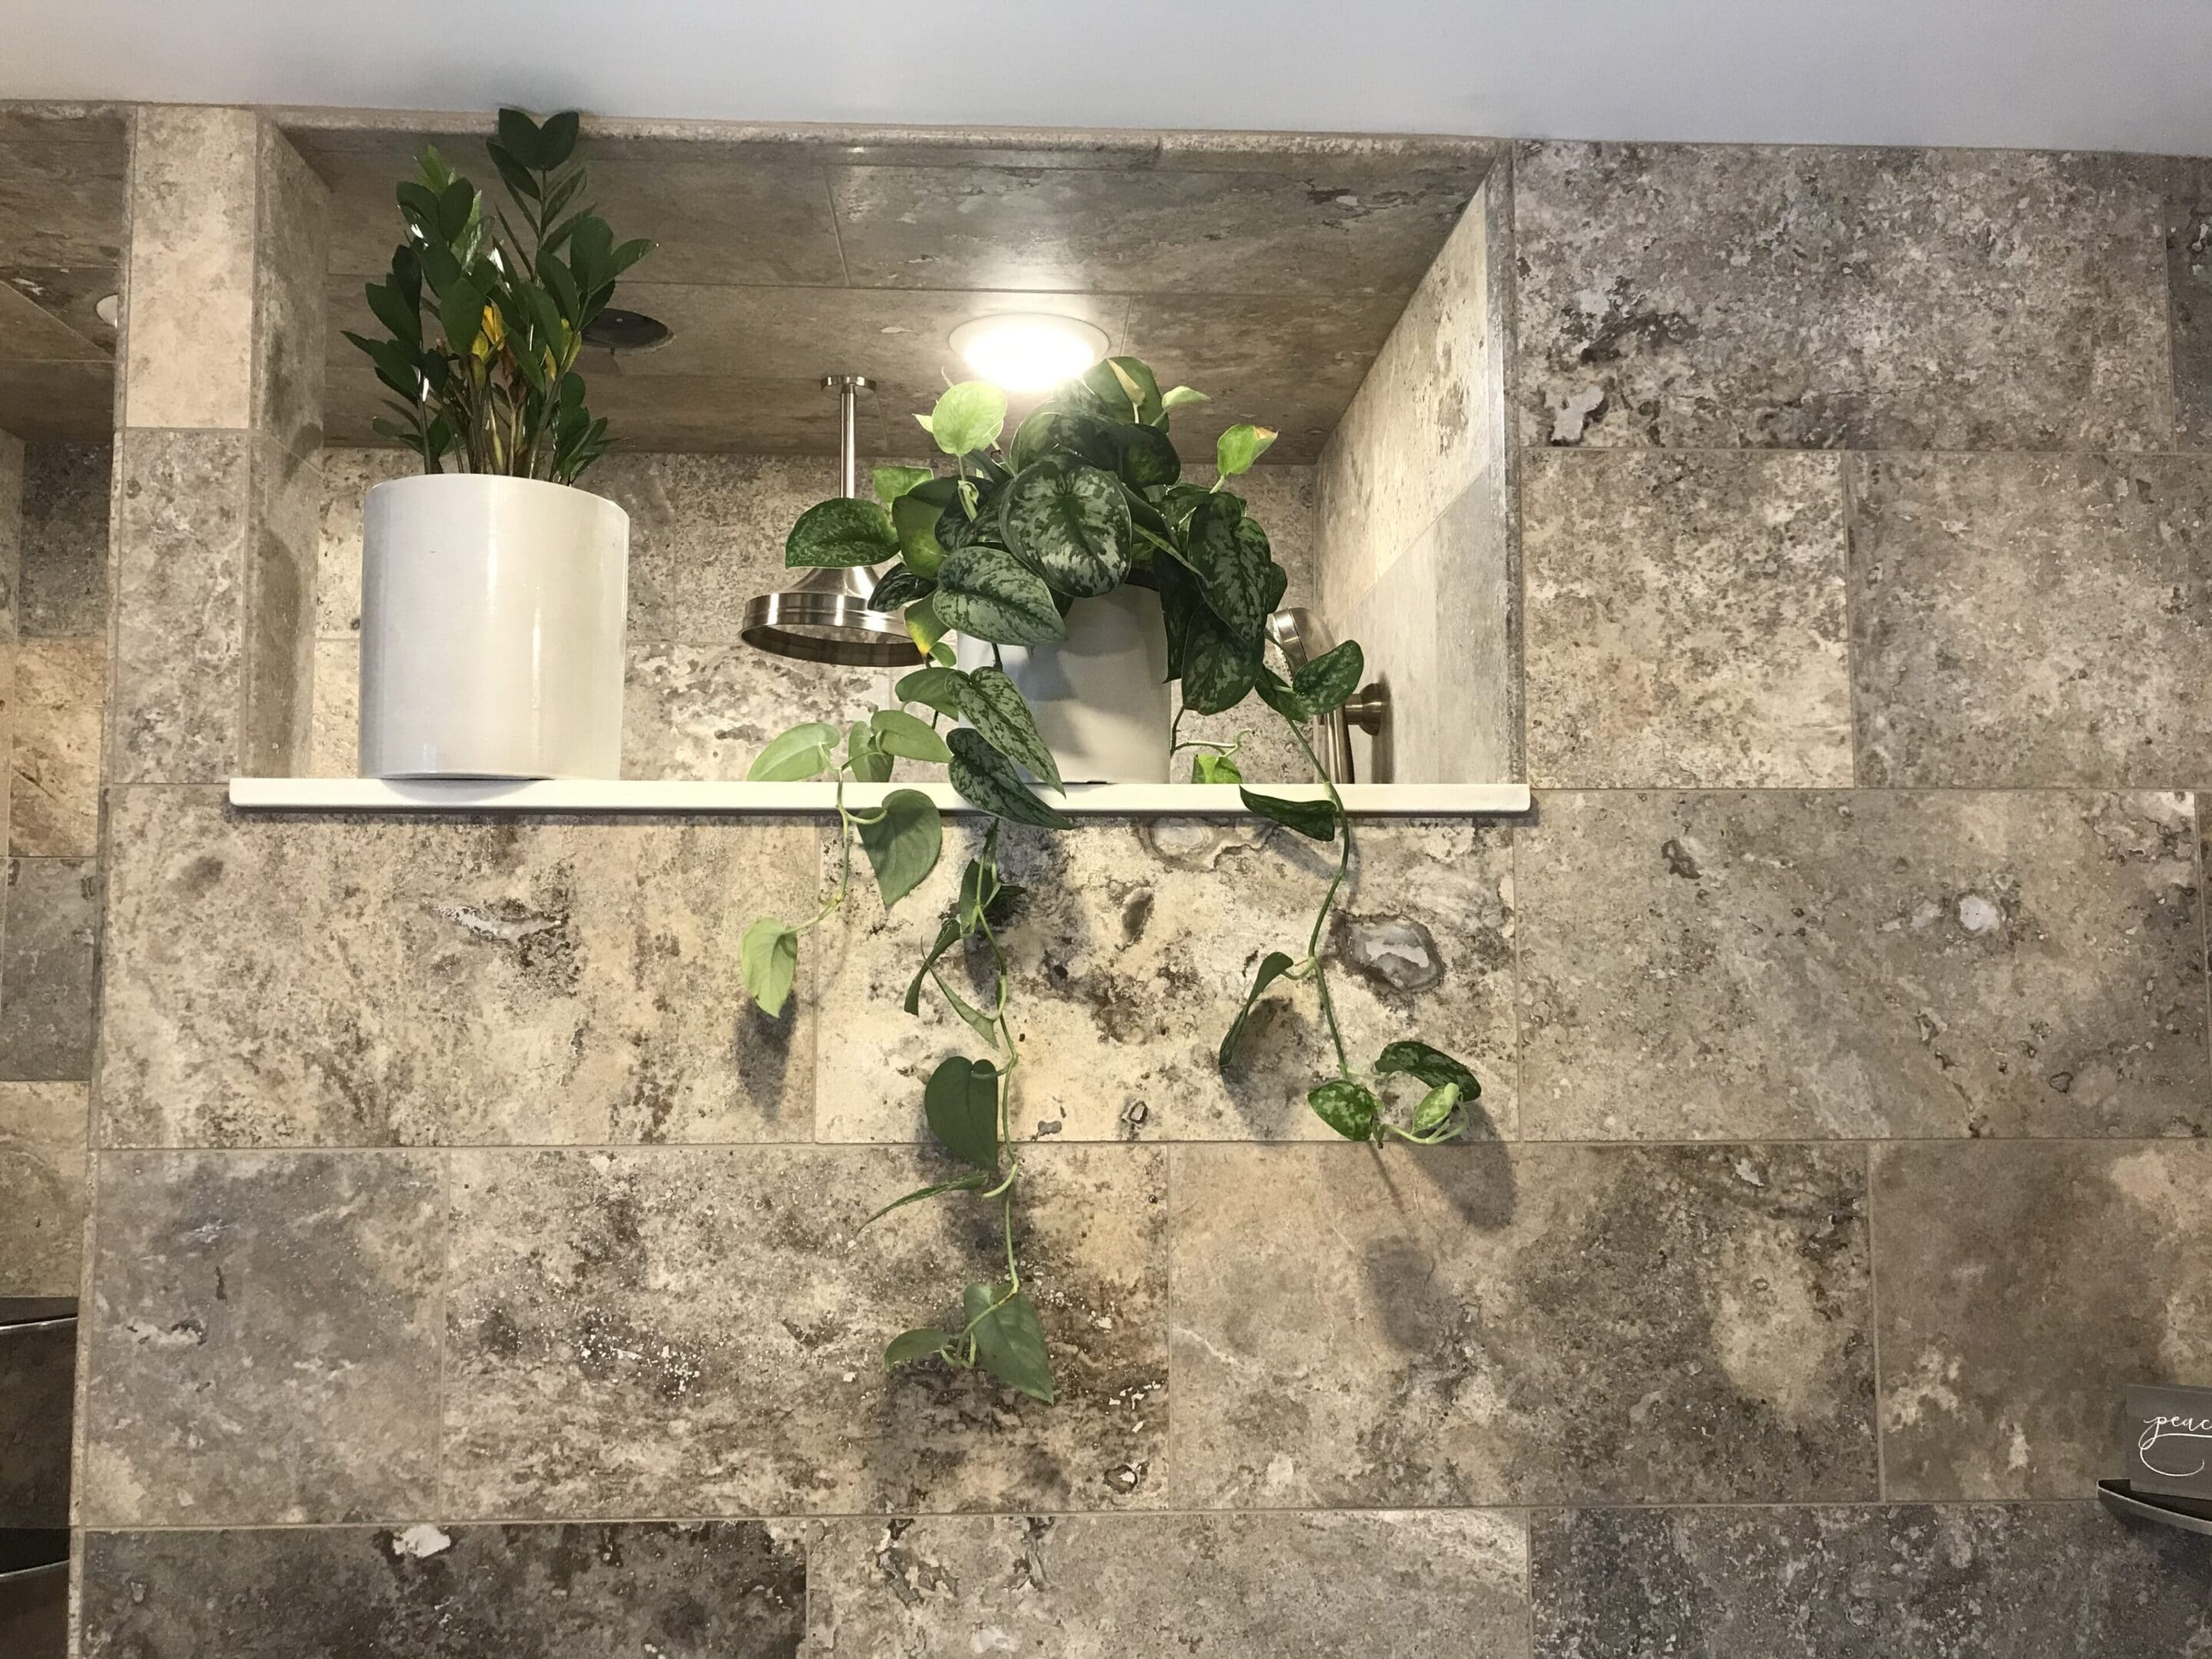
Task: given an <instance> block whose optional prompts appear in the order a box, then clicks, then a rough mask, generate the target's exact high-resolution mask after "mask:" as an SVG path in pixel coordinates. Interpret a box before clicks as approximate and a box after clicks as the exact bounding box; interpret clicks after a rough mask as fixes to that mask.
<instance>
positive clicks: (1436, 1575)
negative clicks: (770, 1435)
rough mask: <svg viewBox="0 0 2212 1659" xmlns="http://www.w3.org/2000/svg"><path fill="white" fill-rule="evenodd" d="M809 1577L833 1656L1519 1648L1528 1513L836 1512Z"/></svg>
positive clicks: (1503, 1658)
mask: <svg viewBox="0 0 2212 1659" xmlns="http://www.w3.org/2000/svg"><path fill="white" fill-rule="evenodd" d="M1348 1562H1360V1563H1364V1564H1369V1565H1367V1566H1364V1567H1362V1568H1361V1569H1359V1570H1357V1571H1346V1563H1348ZM808 1569H809V1570H808V1573H807V1585H806V1591H807V1608H808V1614H809V1624H810V1626H811V1630H810V1641H809V1644H808V1645H807V1647H806V1648H805V1650H803V1651H804V1652H805V1653H807V1654H810V1655H817V1656H824V1659H826V1656H829V1655H833V1654H847V1653H854V1652H860V1653H871V1654H890V1653H970V1652H972V1653H987V1652H992V1651H1001V1652H1030V1653H1038V1654H1044V1653H1049V1654H1053V1655H1056V1656H1058V1659H1109V1656H1121V1655H1127V1654H1170V1653H1194V1654H1195V1653H1203V1654H1205V1655H1207V1656H1209V1659H1278V1656H1282V1655H1286V1654H1297V1653H1310V1654H1321V1653H1327V1654H1333V1655H1337V1656H1340V1659H1465V1656H1468V1655H1470V1654H1480V1655H1482V1656H1484V1659H1526V1656H1527V1654H1528V1631H1527V1622H1528V1607H1527V1601H1526V1584H1527V1569H1528V1558H1527V1541H1526V1536H1525V1533H1524V1528H1523V1522H1522V1521H1521V1519H1520V1518H1519V1517H1518V1516H1508V1515H1503V1514H1498V1513H1496V1512H1494V1511H1489V1510H1461V1511H1433V1510H1432V1511H1422V1512H1404V1511H1393V1510H1373V1511H1369V1512H1366V1513H1361V1514H1334V1515H1331V1514H1310V1515H1176V1516H1139V1515H1073V1516H989V1517H984V1516H976V1517H974V1518H969V1517H947V1516H927V1517H924V1518H921V1519H918V1520H910V1521H909V1520H897V1521H890V1522H885V1521H878V1520H848V1521H835V1522H829V1523H827V1524H826V1525H825V1526H824V1527H823V1528H822V1529H821V1532H820V1534H818V1535H817V1538H816V1540H815V1541H814V1543H813V1546H812V1547H811V1550H810V1552H809V1555H808Z"/></svg>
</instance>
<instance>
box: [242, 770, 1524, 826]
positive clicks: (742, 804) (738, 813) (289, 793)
mask: <svg viewBox="0 0 2212 1659" xmlns="http://www.w3.org/2000/svg"><path fill="white" fill-rule="evenodd" d="M1254 787H1255V788H1257V789H1259V790H1261V791H1262V792H1264V793H1267V794H1270V795H1281V796H1284V797H1286V798H1288V799H1293V800H1318V799H1322V794H1323V793H1324V792H1323V791H1322V787H1321V786H1320V785H1319V784H1317V783H1302V784H1289V783H1281V784H1276V783H1269V784H1258V785H1255V786H1254ZM894 789H919V790H921V793H924V794H926V795H927V796H928V797H929V798H930V799H932V800H933V801H935V802H936V803H937V805H939V807H940V808H942V809H943V810H944V811H947V812H973V811H976V810H977V809H976V808H975V807H974V806H971V805H969V804H968V803H967V802H966V801H964V800H963V799H960V797H959V796H958V795H957V794H955V793H953V792H952V786H951V784H949V783H849V784H847V785H846V786H845V804H846V805H848V806H854V807H871V806H873V805H877V804H878V802H879V801H881V800H882V799H883V798H884V796H885V795H886V794H888V793H890V791H892V790H894ZM1343 795H1344V804H1345V806H1346V810H1347V811H1351V812H1352V814H1353V815H1354V816H1355V817H1467V816H1470V815H1488V814H1492V813H1500V814H1503V813H1514V812H1526V811H1528V785H1526V784H1525V783H1352V784H1346V786H1345V787H1344V790H1343ZM836 798H837V792H836V785H835V784H829V783H707V782H696V781H688V780H674V779H667V780H653V779H645V778H624V779H620V780H615V779H591V778H575V779H567V778H550V779H544V780H540V781H533V782H527V783H509V782H501V781H495V780H476V779H459V778H441V779H424V780H422V781H416V782H393V781H386V780H384V779H380V778H233V779H232V780H231V781H230V804H231V805H233V806H235V807H238V808H240V809H241V810H242V811H256V812H539V813H554V814H572V813H604V814H611V815H619V814H623V813H653V814H679V815H680V814H684V813H697V814H701V815H704V816H719V817H744V816H746V815H748V814H755V813H779V812H781V813H815V812H820V813H827V812H830V811H835V810H836ZM1045 798H1046V799H1048V800H1050V801H1052V803H1053V804H1054V805H1056V806H1059V807H1060V809H1061V810H1062V811H1065V812H1066V813H1068V814H1069V815H1070V816H1071V817H1246V816H1249V809H1248V808H1247V807H1246V806H1245V805H1244V803H1243V801H1242V800H1241V799H1239V798H1238V796H1237V787H1236V786H1235V785H1234V784H1225V783H1079V784H1073V785H1071V786H1070V787H1069V788H1068V791H1067V797H1066V799H1065V800H1062V799H1060V798H1059V797H1057V796H1054V795H1051V794H1049V793H1048V794H1047V795H1046V797H1045Z"/></svg>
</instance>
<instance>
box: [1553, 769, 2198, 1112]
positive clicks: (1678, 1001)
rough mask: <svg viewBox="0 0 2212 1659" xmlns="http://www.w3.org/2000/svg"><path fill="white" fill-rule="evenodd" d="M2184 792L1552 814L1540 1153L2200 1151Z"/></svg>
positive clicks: (2191, 862) (1575, 801)
mask: <svg viewBox="0 0 2212 1659" xmlns="http://www.w3.org/2000/svg"><path fill="white" fill-rule="evenodd" d="M2194 833H2195V832H2194V825H2193V823H2192V820H2191V813H2190V802H2189V799H2188V797H2186V796H2180V795H2148V794H2145V795H2087V794H2060V793H2034V794H2019V793H1987V794H1984V793H1967V792H1954V791H1943V792H1939V793H1926V794H1906V793H1884V792H1875V791H1861V792H1857V793H1849V794H1832V793H1784V792H1773V791H1759V792H1753V793H1741V794H1723V793H1714V794H1628V793H1613V792H1605V793H1589V794H1559V793H1544V794H1542V795H1541V796H1540V797H1539V798H1538V813H1537V819H1536V822H1535V823H1533V824H1528V825H1525V826H1523V827H1522V828H1521V829H1518V830H1516V832H1515V835H1516V841H1515V846H1516V860H1517V862H1516V876H1517V878H1518V880H1519V883H1520V891H1521V898H1522V908H1523V909H1524V911H1525V913H1526V918H1525V921H1524V922H1523V924H1522V931H1521V972H1522V997H1523V1002H1522V1021H1521V1065H1522V1089H1523V1091H1524V1095H1523V1100H1522V1124H1523V1127H1524V1129H1525V1132H1526V1133H1528V1134H1529V1135H1530V1136H1532V1137H1534V1138H1539V1139H1549V1138H1553V1137H1558V1138H1561V1139H1584V1138H1589V1139H1656V1140H1679V1139H1731V1138H1747V1137H1752V1138H1755V1137H1763V1136H1778V1137H1790V1138H1796V1137H1819V1136H1830V1135H1833V1136H1846V1137H1870V1138H1881V1137H1885V1136H1893V1135H1894V1136H1925V1135H1939V1136H1940V1135H1973V1136H1989V1135H2090V1136H2094V1135H2174V1134H2179V1135H2198V1134H2203V1133H2205V1131H2206V1130H2207V1128H2208V1127H2212V1104H2208V1100H2207V1094H2208V1087H2207V1085H2208V1083H2212V1076H2208V1061H2207V1057H2206V1047H2205V1043H2206V1038H2205V1011H2204V996H2203V975H2202V972H2201V970H2200V965H2199V962H2200V949H2201V942H2200V939H2199V936H2198V924H2199V920H2200V915H2199V913H2200V911H2201V908H2202V901H2201V898H2200V878H2199V876H2198V872H2197V859H2196V848H2195V845H2194Z"/></svg>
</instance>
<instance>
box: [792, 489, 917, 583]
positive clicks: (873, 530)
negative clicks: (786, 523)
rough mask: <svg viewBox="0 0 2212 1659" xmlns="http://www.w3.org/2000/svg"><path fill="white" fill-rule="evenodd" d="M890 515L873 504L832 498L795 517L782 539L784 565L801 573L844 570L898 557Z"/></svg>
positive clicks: (838, 497)
mask: <svg viewBox="0 0 2212 1659" xmlns="http://www.w3.org/2000/svg"><path fill="white" fill-rule="evenodd" d="M898 550H899V544H898V537H897V535H896V532H893V531H892V529H891V517H890V513H886V512H884V509H883V508H882V507H878V506H877V505H876V504H875V503H874V502H873V501H854V500H850V499H848V498H847V497H845V496H842V495H840V496H836V497H835V498H834V499H832V500H829V501H817V502H816V503H815V504H814V505H813V506H812V507H808V508H807V509H806V511H805V512H804V513H800V514H799V522H798V523H797V524H794V525H793V526H791V533H790V534H789V535H788V536H787V537H785V538H783V562H784V563H786V564H787V565H791V566H794V567H797V568H803V569H817V570H818V569H830V568H835V569H846V568H851V567H852V566H854V565H860V564H881V563H883V562H884V561H885V560H887V559H894V558H896V557H897V556H898Z"/></svg>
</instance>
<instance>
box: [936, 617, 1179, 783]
mask: <svg viewBox="0 0 2212 1659" xmlns="http://www.w3.org/2000/svg"><path fill="white" fill-rule="evenodd" d="M956 649H957V651H958V653H959V661H960V665H961V666H962V667H963V668H977V667H983V666H987V665H988V664H989V663H990V660H991V647H990V644H989V642H988V641H984V640H971V639H968V638H966V637H964V636H963V638H962V639H961V640H960V641H959V642H958V645H957V647H956ZM1000 654H1001V656H1002V657H1003V658H1004V659H1005V661H1006V674H1007V677H1008V678H1011V679H1012V681H1013V683H1014V684H1015V685H1016V686H1018V687H1019V688H1020V690H1021V694H1022V696H1024V698H1026V699H1027V700H1028V702H1029V705H1030V711H1031V712H1032V713H1033V714H1036V723H1037V731H1038V732H1039V733H1040V734H1041V735H1042V737H1043V738H1044V740H1045V743H1046V744H1047V745H1048V746H1049V747H1050V749H1051V750H1052V757H1053V761H1054V763H1055V764H1056V765H1058V766H1059V768H1060V779H1061V781H1063V782H1066V783H1165V782H1166V781H1168V765H1169V751H1170V743H1169V727H1170V725H1171V724H1172V723H1173V721H1174V719H1175V703H1174V688H1173V687H1171V686H1170V684H1168V641H1167V635H1166V633H1165V632H1164V629H1162V626H1161V623H1160V596H1159V595H1158V594H1157V593H1155V592H1152V590H1151V589H1150V588H1147V587H1117V588H1115V590H1114V591H1113V592H1111V593H1109V594H1107V595H1105V596H1104V597H1103V599H1078V600H1077V601H1076V602H1075V603H1074V605H1072V606H1071V607H1069V610H1068V613H1067V637H1066V639H1065V640H1062V641H1060V642H1059V643H1057V644H1054V645H1040V646H1032V647H1023V646H1014V645H1008V646H1001V647H1000Z"/></svg>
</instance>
